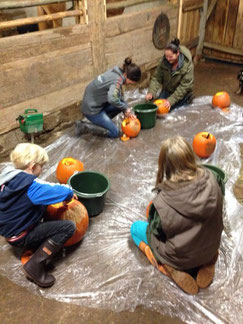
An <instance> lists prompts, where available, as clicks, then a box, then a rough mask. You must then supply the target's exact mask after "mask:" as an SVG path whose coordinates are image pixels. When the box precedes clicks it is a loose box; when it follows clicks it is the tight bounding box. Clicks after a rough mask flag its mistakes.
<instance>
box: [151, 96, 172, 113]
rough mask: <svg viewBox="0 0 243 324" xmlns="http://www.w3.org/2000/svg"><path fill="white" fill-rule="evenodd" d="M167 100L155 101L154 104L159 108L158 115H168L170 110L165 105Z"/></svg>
mask: <svg viewBox="0 0 243 324" xmlns="http://www.w3.org/2000/svg"><path fill="white" fill-rule="evenodd" d="M165 103H166V100H165V99H156V100H155V101H154V104H155V105H156V106H157V107H158V109H157V115H165V114H168V112H169V111H170V109H169V108H168V107H167V106H166V105H165Z"/></svg>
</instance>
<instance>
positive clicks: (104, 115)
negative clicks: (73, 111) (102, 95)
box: [85, 104, 121, 138]
mask: <svg viewBox="0 0 243 324" xmlns="http://www.w3.org/2000/svg"><path fill="white" fill-rule="evenodd" d="M120 112H121V110H120V109H118V108H116V107H113V106H111V105H109V104H108V105H105V107H104V108H103V109H102V110H101V111H100V112H99V113H98V114H95V115H85V117H86V118H87V119H88V120H90V121H91V122H92V123H94V124H95V125H98V126H100V127H103V128H105V129H107V130H108V137H111V138H115V137H118V136H119V135H120V131H119V129H118V127H117V126H116V125H115V124H114V123H113V121H112V120H111V119H112V118H114V117H115V116H116V115H118V114H119V113H120Z"/></svg>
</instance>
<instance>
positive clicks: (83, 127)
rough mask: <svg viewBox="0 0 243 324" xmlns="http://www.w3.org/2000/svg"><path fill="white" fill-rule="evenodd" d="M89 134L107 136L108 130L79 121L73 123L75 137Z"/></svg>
mask: <svg viewBox="0 0 243 324" xmlns="http://www.w3.org/2000/svg"><path fill="white" fill-rule="evenodd" d="M87 133H91V134H94V135H98V136H108V130H107V129H104V128H102V127H100V126H97V125H95V124H92V123H88V122H83V121H81V120H79V121H76V122H75V135H76V136H80V135H81V134H87Z"/></svg>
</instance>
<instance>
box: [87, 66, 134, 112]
mask: <svg viewBox="0 0 243 324" xmlns="http://www.w3.org/2000/svg"><path fill="white" fill-rule="evenodd" d="M125 81H126V79H125V76H124V75H123V71H122V70H121V69H120V68H119V67H118V66H115V67H114V68H112V69H110V70H108V71H106V72H105V73H103V74H101V75H99V76H98V77H97V78H96V79H94V80H93V81H92V82H91V83H90V84H89V85H88V86H87V88H86V89H85V92H84V97H83V102H82V106H81V112H82V113H83V114H84V115H95V114H98V113H99V112H100V111H101V110H102V109H103V108H104V107H105V105H107V104H110V105H112V106H114V107H116V108H118V109H120V110H121V111H125V110H126V109H127V107H128V106H127V103H126V102H124V101H123V100H122V85H123V84H124V83H125Z"/></svg>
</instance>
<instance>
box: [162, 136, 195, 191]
mask: <svg viewBox="0 0 243 324" xmlns="http://www.w3.org/2000/svg"><path fill="white" fill-rule="evenodd" d="M198 168H200V166H199V164H198V162H197V158H196V156H195V154H194V152H193V149H192V147H191V145H190V144H189V143H188V142H187V141H186V139H185V138H184V137H181V136H175V137H171V138H168V139H167V140H165V141H164V142H163V143H162V146H161V150H160V154H159V161H158V173H157V179H156V185H158V184H159V183H162V182H163V181H164V180H165V179H166V180H169V181H172V182H181V181H190V180H192V179H193V178H194V177H195V176H196V174H197V172H198Z"/></svg>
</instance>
